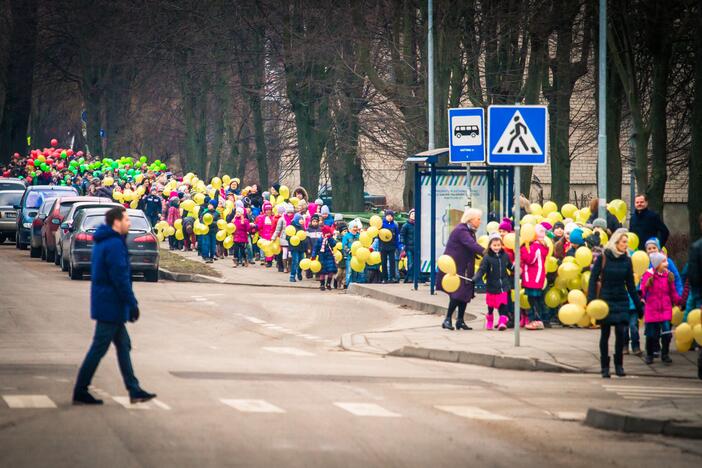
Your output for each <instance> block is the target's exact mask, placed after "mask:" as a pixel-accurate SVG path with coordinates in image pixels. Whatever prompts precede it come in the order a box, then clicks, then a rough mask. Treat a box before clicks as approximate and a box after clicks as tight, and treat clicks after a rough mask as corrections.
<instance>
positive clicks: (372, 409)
mask: <svg viewBox="0 0 702 468" xmlns="http://www.w3.org/2000/svg"><path fill="white" fill-rule="evenodd" d="M334 405H335V406H338V407H339V408H341V409H343V410H346V411H348V412H349V413H351V414H353V415H355V416H371V417H381V418H399V417H400V415H399V414H397V413H393V412H392V411H390V410H387V409H385V408H383V407H382V406H380V405H376V404H375V403H349V402H336V403H334Z"/></svg>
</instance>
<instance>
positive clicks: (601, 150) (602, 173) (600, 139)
mask: <svg viewBox="0 0 702 468" xmlns="http://www.w3.org/2000/svg"><path fill="white" fill-rule="evenodd" d="M599 33H600V34H599V73H598V85H599V109H598V110H599V118H598V120H599V133H598V135H597V173H598V176H597V197H598V198H599V210H598V213H597V217H599V218H602V219H607V0H600V31H599Z"/></svg>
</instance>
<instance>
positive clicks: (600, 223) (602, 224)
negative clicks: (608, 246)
mask: <svg viewBox="0 0 702 468" xmlns="http://www.w3.org/2000/svg"><path fill="white" fill-rule="evenodd" d="M592 227H593V228H600V229H607V221H606V220H604V219H602V218H597V219H595V220H594V221H593V222H592Z"/></svg>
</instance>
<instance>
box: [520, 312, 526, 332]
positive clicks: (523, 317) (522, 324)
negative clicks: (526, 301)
mask: <svg viewBox="0 0 702 468" xmlns="http://www.w3.org/2000/svg"><path fill="white" fill-rule="evenodd" d="M527 321H528V320H527V314H525V313H521V314H519V326H520V327H522V328H524V327H525V326H526V324H527Z"/></svg>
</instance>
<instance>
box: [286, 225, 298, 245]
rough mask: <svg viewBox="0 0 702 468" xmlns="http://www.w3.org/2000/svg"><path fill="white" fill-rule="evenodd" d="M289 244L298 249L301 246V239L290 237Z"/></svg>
mask: <svg viewBox="0 0 702 468" xmlns="http://www.w3.org/2000/svg"><path fill="white" fill-rule="evenodd" d="M288 227H290V226H288ZM288 242H289V243H290V245H292V246H293V247H297V246H298V245H300V238H299V237H297V236H290V237H288Z"/></svg>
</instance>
